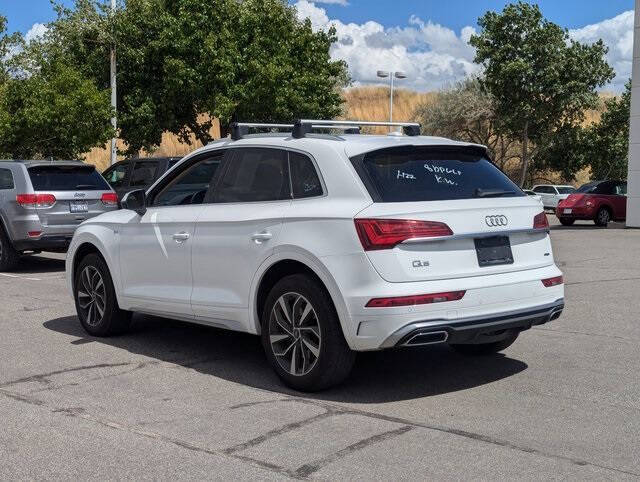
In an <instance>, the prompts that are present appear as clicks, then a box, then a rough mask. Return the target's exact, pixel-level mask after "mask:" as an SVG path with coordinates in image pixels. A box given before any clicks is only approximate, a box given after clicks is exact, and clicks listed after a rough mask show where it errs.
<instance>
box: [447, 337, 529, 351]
mask: <svg viewBox="0 0 640 482" xmlns="http://www.w3.org/2000/svg"><path fill="white" fill-rule="evenodd" d="M518 334H519V333H516V334H515V335H511V336H509V337H508V338H505V339H504V340H500V341H494V342H491V343H479V344H468V345H462V344H460V345H454V344H451V345H449V346H451V348H453V349H454V350H455V351H457V352H458V353H460V354H462V355H465V356H487V355H493V354H495V353H498V352H501V351H502V350H504V349H506V348H508V347H510V346H511V345H513V343H514V342H515V341H516V340H517V339H518Z"/></svg>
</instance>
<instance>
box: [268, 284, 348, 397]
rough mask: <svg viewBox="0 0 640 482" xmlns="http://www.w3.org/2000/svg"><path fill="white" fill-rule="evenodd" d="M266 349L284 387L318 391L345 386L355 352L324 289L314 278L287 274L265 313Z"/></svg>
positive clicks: (276, 287) (273, 292)
mask: <svg viewBox="0 0 640 482" xmlns="http://www.w3.org/2000/svg"><path fill="white" fill-rule="evenodd" d="M261 321H262V336H261V338H262V345H263V346H264V350H265V353H266V355H267V359H268V360H269V363H271V366H272V367H273V369H274V370H275V371H276V373H277V374H278V376H279V377H280V378H281V379H282V380H283V381H284V383H285V384H287V385H288V386H290V387H291V388H294V389H296V390H301V391H317V390H322V389H325V388H328V387H330V386H333V385H336V384H338V383H340V382H342V381H343V380H344V379H345V378H347V376H348V375H349V373H350V372H351V368H352V367H353V363H354V361H355V352H353V351H351V349H350V348H349V346H348V345H347V342H346V341H345V339H344V335H343V333H342V328H341V326H340V320H339V319H338V314H337V313H336V310H335V307H334V306H333V303H332V301H331V298H330V297H329V294H328V293H327V292H326V290H325V288H324V286H322V285H321V284H320V283H319V282H318V281H316V280H315V279H314V278H312V277H311V276H307V275H304V274H296V275H291V276H287V277H285V278H283V279H281V280H280V281H278V283H276V285H275V286H274V287H273V289H272V290H271V292H270V293H269V296H267V300H266V302H265V305H264V309H263V311H262V318H261Z"/></svg>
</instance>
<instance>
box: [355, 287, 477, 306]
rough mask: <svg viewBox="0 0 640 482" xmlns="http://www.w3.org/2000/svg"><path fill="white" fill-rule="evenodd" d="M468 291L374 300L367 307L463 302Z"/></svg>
mask: <svg viewBox="0 0 640 482" xmlns="http://www.w3.org/2000/svg"><path fill="white" fill-rule="evenodd" d="M465 293H466V291H448V292H447V293H433V294H429V295H414V296H395V297H392V298H373V299H372V300H369V302H368V303H367V304H366V305H365V306H366V307H367V308H391V307H394V306H413V305H426V304H429V303H442V302H444V301H458V300H461V299H462V297H463V296H464V294H465Z"/></svg>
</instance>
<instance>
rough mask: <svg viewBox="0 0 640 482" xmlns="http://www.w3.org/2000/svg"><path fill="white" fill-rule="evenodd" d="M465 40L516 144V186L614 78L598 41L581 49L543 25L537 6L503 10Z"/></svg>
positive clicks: (502, 125) (489, 16)
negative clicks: (518, 161) (531, 163)
mask: <svg viewBox="0 0 640 482" xmlns="http://www.w3.org/2000/svg"><path fill="white" fill-rule="evenodd" d="M478 24H479V26H480V27H481V29H482V30H481V32H480V33H479V34H478V35H474V36H472V37H471V40H470V44H471V45H472V46H474V47H475V48H476V57H475V61H476V62H477V63H480V64H482V65H483V66H484V68H485V77H484V80H483V82H482V83H483V85H484V86H485V88H486V89H487V90H488V91H489V92H491V93H492V94H493V96H494V97H495V99H496V114H497V116H498V118H499V119H500V129H501V130H502V131H504V132H506V133H508V134H510V135H512V136H514V137H517V138H519V139H520V140H521V150H522V155H521V157H522V168H521V173H520V183H521V185H522V184H524V182H525V180H526V179H527V170H528V166H529V159H530V158H531V157H534V156H535V154H536V149H537V148H535V147H534V148H533V149H532V146H531V144H532V143H533V144H534V145H536V146H538V147H539V146H541V145H542V143H543V142H544V141H547V142H548V141H549V140H550V139H551V137H552V134H553V132H554V131H556V129H558V128H559V127H560V126H567V125H577V124H580V123H581V122H582V121H583V120H584V111H585V110H586V109H591V108H595V107H596V105H597V102H598V94H597V92H596V89H597V88H598V87H601V86H603V85H605V84H606V83H607V82H608V81H609V80H611V79H612V78H613V76H614V72H613V70H612V69H611V67H609V65H608V64H607V62H606V61H605V58H604V57H605V54H606V53H607V48H606V47H605V45H604V43H603V42H602V41H598V42H596V43H594V44H592V45H583V44H581V43H579V42H576V41H574V40H572V39H570V38H569V34H568V32H567V30H566V29H563V28H561V27H559V26H558V25H556V24H554V23H552V22H550V21H548V20H546V19H545V18H544V17H543V16H542V13H541V12H540V9H539V7H538V6H537V5H531V4H528V3H524V2H517V3H515V4H509V5H507V6H506V7H505V8H504V9H503V10H502V12H501V13H496V12H487V13H485V14H484V15H483V16H482V17H480V19H479V20H478Z"/></svg>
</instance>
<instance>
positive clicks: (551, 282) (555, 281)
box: [542, 276, 564, 288]
mask: <svg viewBox="0 0 640 482" xmlns="http://www.w3.org/2000/svg"><path fill="white" fill-rule="evenodd" d="M562 283H564V280H563V279H562V276H555V277H553V278H546V279H543V280H542V284H543V285H545V287H547V288H550V287H552V286H557V285H561V284H562Z"/></svg>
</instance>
